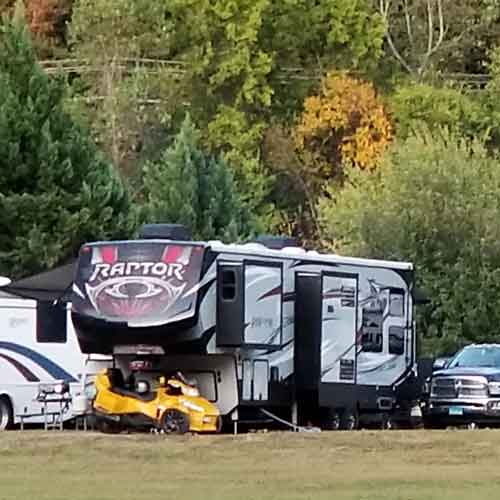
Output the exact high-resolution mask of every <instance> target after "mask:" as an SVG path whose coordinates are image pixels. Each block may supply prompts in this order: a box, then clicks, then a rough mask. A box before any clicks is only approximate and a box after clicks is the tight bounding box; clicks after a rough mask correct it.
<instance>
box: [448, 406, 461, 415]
mask: <svg viewBox="0 0 500 500" xmlns="http://www.w3.org/2000/svg"><path fill="white" fill-rule="evenodd" d="M448 414H449V415H463V414H464V409H463V408H462V407H461V406H451V407H450V408H448Z"/></svg>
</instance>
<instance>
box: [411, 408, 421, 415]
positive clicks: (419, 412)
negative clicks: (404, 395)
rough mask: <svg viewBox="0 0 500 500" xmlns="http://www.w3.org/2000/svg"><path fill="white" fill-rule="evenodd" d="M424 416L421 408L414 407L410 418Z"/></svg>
mask: <svg viewBox="0 0 500 500" xmlns="http://www.w3.org/2000/svg"><path fill="white" fill-rule="evenodd" d="M421 416H422V409H421V408H420V406H414V407H413V408H412V409H411V410H410V417H421Z"/></svg>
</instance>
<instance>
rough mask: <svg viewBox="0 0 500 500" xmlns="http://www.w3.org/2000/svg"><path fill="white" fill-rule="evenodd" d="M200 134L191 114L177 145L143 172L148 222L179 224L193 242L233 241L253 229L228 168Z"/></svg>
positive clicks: (181, 131)
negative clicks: (202, 144) (208, 150)
mask: <svg viewBox="0 0 500 500" xmlns="http://www.w3.org/2000/svg"><path fill="white" fill-rule="evenodd" d="M200 141H201V137H200V133H199V131H198V130H197V129H196V127H195V126H194V124H193V123H192V121H191V118H190V117H189V115H188V116H187V117H186V118H185V120H184V122H183V124H182V126H181V129H180V131H179V134H178V135H177V137H176V139H175V141H174V144H173V145H172V146H171V147H169V148H168V149H167V150H166V151H165V152H164V153H163V154H162V156H161V158H160V159H159V160H158V161H157V162H155V163H153V162H150V163H148V164H146V166H145V168H144V188H145V194H146V200H147V201H146V207H145V208H146V211H145V212H146V213H145V215H146V217H147V218H148V222H157V223H159V222H165V223H180V224H184V225H186V226H188V227H189V228H190V229H191V231H192V233H193V236H194V237H195V238H199V239H202V240H210V239H221V240H225V241H235V240H237V239H240V238H242V237H244V236H248V235H249V234H251V233H252V231H253V230H254V229H255V223H254V219H253V218H252V217H251V216H250V214H249V213H248V212H247V211H246V209H245V208H244V204H243V202H242V199H241V196H240V193H238V192H237V190H236V187H235V182H234V179H233V175H232V173H231V170H230V168H229V167H228V165H227V164H226V163H225V161H224V160H223V159H221V158H215V157H212V156H206V155H205V154H204V152H203V151H202V150H201V149H200Z"/></svg>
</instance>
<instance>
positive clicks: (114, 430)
mask: <svg viewBox="0 0 500 500" xmlns="http://www.w3.org/2000/svg"><path fill="white" fill-rule="evenodd" d="M97 429H98V430H99V431H100V432H102V433H103V434H119V433H120V432H122V430H123V427H122V426H121V424H120V423H118V422H109V421H108V420H104V419H98V420H97Z"/></svg>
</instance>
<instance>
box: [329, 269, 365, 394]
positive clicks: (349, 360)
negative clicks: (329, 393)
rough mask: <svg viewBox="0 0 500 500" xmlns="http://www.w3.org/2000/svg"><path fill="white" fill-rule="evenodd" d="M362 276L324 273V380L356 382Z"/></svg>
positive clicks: (344, 382) (346, 382)
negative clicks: (357, 333) (359, 299)
mask: <svg viewBox="0 0 500 500" xmlns="http://www.w3.org/2000/svg"><path fill="white" fill-rule="evenodd" d="M357 302H358V277H357V275H355V274H346V273H334V272H332V273H330V272H329V273H324V274H323V282H322V328H321V382H336V383H343V384H354V383H356V351H357V349H356V337H357V335H356V331H357V310H358V307H357Z"/></svg>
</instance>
